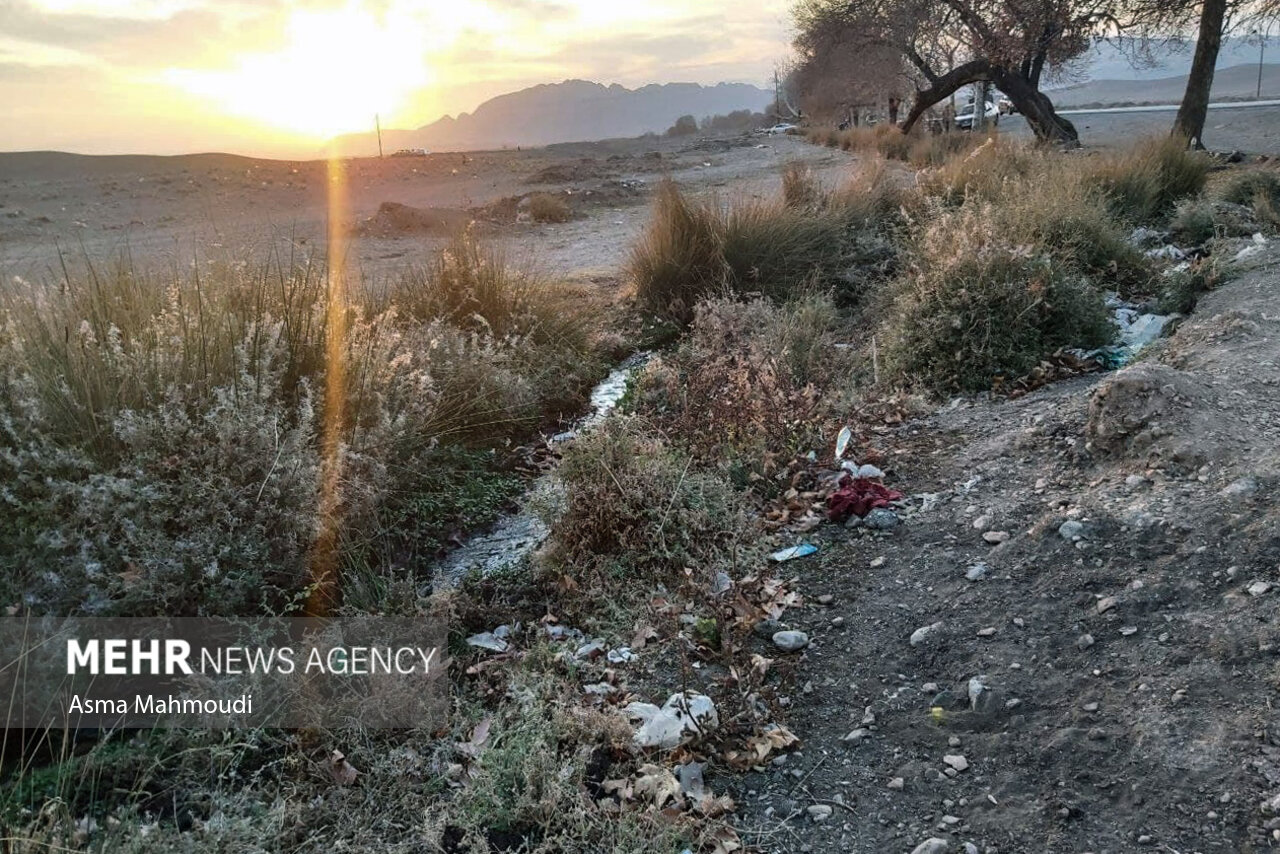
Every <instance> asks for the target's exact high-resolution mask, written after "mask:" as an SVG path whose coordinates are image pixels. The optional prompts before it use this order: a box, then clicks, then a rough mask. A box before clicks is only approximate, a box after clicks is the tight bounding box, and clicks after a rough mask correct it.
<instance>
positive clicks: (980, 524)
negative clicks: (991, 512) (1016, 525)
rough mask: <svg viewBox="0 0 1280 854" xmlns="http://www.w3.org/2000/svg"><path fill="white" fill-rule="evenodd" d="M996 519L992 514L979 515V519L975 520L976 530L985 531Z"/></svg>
mask: <svg viewBox="0 0 1280 854" xmlns="http://www.w3.org/2000/svg"><path fill="white" fill-rule="evenodd" d="M994 521H995V520H994V519H992V518H991V517H990V516H979V517H978V518H977V519H974V520H973V527H974V529H975V530H978V531H985V530H986V529H987V528H990V527H991V523H992V522H994Z"/></svg>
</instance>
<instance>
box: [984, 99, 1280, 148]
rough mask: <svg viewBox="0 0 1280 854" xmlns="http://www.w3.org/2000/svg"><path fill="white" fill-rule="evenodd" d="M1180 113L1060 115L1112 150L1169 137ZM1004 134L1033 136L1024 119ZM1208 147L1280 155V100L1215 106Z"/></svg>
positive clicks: (1003, 127)
mask: <svg viewBox="0 0 1280 854" xmlns="http://www.w3.org/2000/svg"><path fill="white" fill-rule="evenodd" d="M1176 111H1177V107H1176V106H1163V107H1113V108H1110V109H1099V110H1063V111H1062V115H1064V116H1067V117H1069V118H1070V119H1071V121H1072V122H1073V123H1074V124H1075V126H1076V130H1078V131H1079V132H1080V141H1081V142H1083V143H1084V144H1085V145H1088V146H1095V145H1096V146H1104V147H1109V146H1114V145H1125V144H1128V143H1131V142H1132V141H1133V140H1135V139H1140V138H1142V137H1147V136H1158V135H1161V134H1166V133H1168V132H1169V129H1170V128H1171V127H1173V116H1174V113H1175V112H1176ZM1000 131H1001V132H1002V133H1007V134H1011V135H1014V136H1027V137H1029V136H1031V129H1030V128H1028V127H1027V123H1026V121H1025V120H1024V119H1022V118H1021V117H1020V116H1005V117H1004V118H1003V119H1002V120H1001V121H1000ZM1204 144H1205V145H1206V146H1208V147H1209V148H1212V149H1214V150H1215V151H1232V150H1239V151H1245V152H1248V153H1251V154H1280V101H1257V102H1242V103H1234V102H1222V103H1219V104H1211V105H1210V111H1209V118H1208V121H1207V122H1205V131H1204Z"/></svg>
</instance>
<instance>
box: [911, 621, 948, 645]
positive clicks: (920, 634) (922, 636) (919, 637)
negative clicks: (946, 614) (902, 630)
mask: <svg viewBox="0 0 1280 854" xmlns="http://www.w3.org/2000/svg"><path fill="white" fill-rule="evenodd" d="M941 628H942V622H941V621H938V622H936V623H932V624H930V625H928V626H921V627H920V628H918V629H916V630H915V631H914V632H912V633H911V645H912V646H919V645H920V644H922V643H924V642H925V641H927V640H928V639H929V636H930V635H932V634H934V633H936V632H937V631H938V630H939V629H941Z"/></svg>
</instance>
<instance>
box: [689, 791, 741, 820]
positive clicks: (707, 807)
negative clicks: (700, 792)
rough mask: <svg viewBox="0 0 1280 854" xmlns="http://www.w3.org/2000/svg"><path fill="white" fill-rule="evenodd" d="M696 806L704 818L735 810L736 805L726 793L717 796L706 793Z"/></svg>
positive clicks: (716, 816)
mask: <svg viewBox="0 0 1280 854" xmlns="http://www.w3.org/2000/svg"><path fill="white" fill-rule="evenodd" d="M696 808H697V810H698V812H699V813H701V814H702V816H703V817H704V818H719V817H720V816H722V815H727V814H728V813H731V812H733V811H734V810H736V809H737V808H738V805H737V804H735V803H734V802H733V798H731V797H729V796H728V795H720V796H719V797H713V796H710V795H708V796H707V797H705V798H703V799H702V800H700V801H698V803H697V804H696Z"/></svg>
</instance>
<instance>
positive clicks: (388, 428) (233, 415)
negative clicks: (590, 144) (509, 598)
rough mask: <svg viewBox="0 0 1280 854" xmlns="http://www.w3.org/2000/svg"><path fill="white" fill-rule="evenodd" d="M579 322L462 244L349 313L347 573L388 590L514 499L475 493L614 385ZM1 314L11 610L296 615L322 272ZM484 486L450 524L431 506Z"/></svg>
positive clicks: (261, 276)
mask: <svg viewBox="0 0 1280 854" xmlns="http://www.w3.org/2000/svg"><path fill="white" fill-rule="evenodd" d="M575 305H581V301H578V302H577V303H574V302H570V301H568V300H566V299H563V298H562V296H561V295H559V294H558V293H557V292H556V291H555V290H554V289H547V288H542V287H541V286H539V285H538V284H537V283H536V282H535V280H534V279H532V278H530V277H527V276H523V275H520V274H517V273H515V272H513V271H510V270H509V269H508V268H505V267H503V266H502V265H500V264H499V263H498V262H497V261H496V260H495V258H494V257H493V256H490V255H489V254H487V253H486V252H485V251H484V250H482V249H481V248H479V247H477V246H475V245H474V244H472V243H467V242H466V241H465V240H464V241H463V243H461V244H458V245H456V246H455V247H454V248H453V249H451V250H450V252H449V253H446V256H445V257H443V258H442V259H441V260H440V262H439V263H438V265H437V266H435V267H434V268H432V269H431V270H428V271H426V272H424V273H422V274H421V275H420V276H416V277H407V278H405V279H402V280H397V281H395V282H391V283H389V284H388V285H387V286H386V287H385V288H383V289H382V290H381V291H380V292H378V294H377V296H376V298H373V297H367V296H366V295H365V294H364V293H363V292H359V293H356V294H353V296H352V302H351V304H350V305H349V306H348V307H347V309H346V311H344V312H341V313H339V315H338V316H340V317H341V318H342V325H343V327H344V328H345V333H344V339H343V340H344V346H343V347H341V348H339V349H338V350H337V352H338V353H341V354H342V358H343V360H344V362H343V372H344V374H345V378H346V382H345V388H346V400H345V401H344V402H343V407H342V409H343V411H344V413H345V418H344V419H343V421H342V422H341V423H340V424H338V425H337V429H340V430H341V431H342V447H343V449H344V451H343V453H344V462H343V468H344V478H343V494H342V505H343V510H344V516H343V529H342V532H341V539H342V543H343V555H344V560H346V561H347V562H348V564H349V565H350V566H352V567H355V566H359V567H360V568H361V571H362V572H364V573H370V572H371V573H373V574H377V573H381V572H384V571H389V570H390V569H391V567H392V565H393V564H395V563H397V562H399V561H402V560H404V559H405V558H406V557H412V556H413V555H414V554H416V553H417V552H418V550H419V549H423V550H426V551H428V552H429V551H431V550H432V549H434V548H435V545H436V543H437V542H438V540H437V539H436V538H443V537H444V536H446V535H448V534H449V533H450V532H451V530H453V529H454V528H456V526H457V525H459V524H465V523H466V522H467V521H468V520H467V519H465V518H462V517H463V516H464V515H469V514H472V513H475V514H477V515H478V516H480V517H481V518H480V519H479V521H483V516H484V510H483V506H484V505H485V504H486V503H487V501H488V500H489V499H490V498H497V496H498V495H499V494H501V493H503V492H504V481H503V480H502V479H501V478H499V479H497V480H493V479H486V478H485V477H481V475H484V474H485V473H486V472H493V473H497V472H500V470H501V459H500V458H499V457H497V456H496V455H494V454H493V453H492V452H491V451H486V449H489V448H493V447H500V446H501V445H502V443H503V442H506V441H509V440H510V438H511V437H512V436H520V435H527V434H528V433H529V432H530V431H531V430H532V429H533V428H534V427H535V426H536V425H537V424H539V423H540V421H541V419H542V418H543V417H544V415H545V413H546V412H547V411H548V409H550V408H552V407H554V406H560V405H568V403H570V402H571V401H572V400H573V399H574V398H576V399H578V400H580V399H581V398H582V396H583V395H584V394H585V391H586V388H587V387H588V386H589V385H590V383H591V382H592V381H593V380H594V379H595V378H596V377H597V376H598V374H599V372H600V371H601V362H600V361H599V358H598V356H596V355H595V353H594V352H593V349H592V344H591V342H590V339H589V336H588V329H589V328H590V326H591V323H592V320H591V317H590V315H589V314H588V313H584V312H582V311H579V310H577V309H576V308H575ZM402 306H403V307H402ZM0 308H2V310H3V316H2V317H0V324H2V327H3V330H4V335H3V337H2V338H0V449H3V453H0V480H3V482H4V483H5V485H6V486H5V489H4V490H3V492H0V502H3V503H4V505H5V510H4V513H3V515H2V516H0V570H3V572H2V573H0V579H2V580H0V597H3V598H4V600H5V601H9V602H13V601H24V602H26V603H27V604H28V605H29V606H30V607H32V608H33V609H35V610H37V611H55V612H66V613H69V612H76V611H87V612H89V613H104V612H109V613H129V614H138V615H142V614H151V613H165V614H170V615H174V614H202V613H219V614H249V613H257V612H261V611H263V610H268V611H271V610H276V609H279V608H283V607H287V605H288V603H289V602H291V601H292V600H293V597H294V595H295V594H296V593H297V591H298V590H299V589H300V588H301V586H302V585H303V584H304V583H305V580H306V578H307V572H306V562H307V553H308V549H309V548H310V547H311V544H312V542H313V539H314V532H315V529H316V524H317V512H318V504H319V495H318V489H319V476H318V470H319V464H320V463H319V457H320V443H321V438H322V433H323V430H324V428H323V427H322V426H321V424H322V416H321V413H322V412H323V410H324V400H323V394H324V389H325V387H326V383H325V377H326V373H327V371H328V370H329V369H330V366H329V365H328V364H327V363H326V355H325V354H326V352H327V351H328V350H329V342H328V338H327V336H328V326H329V324H328V323H327V322H326V318H327V317H329V316H330V307H329V305H328V291H327V289H326V287H325V276H324V272H323V270H321V269H319V268H318V267H311V268H307V267H305V266H303V267H297V268H294V267H288V266H282V265H271V266H263V267H261V268H250V267H248V266H244V265H227V266H220V267H213V266H210V267H205V268H203V269H200V268H193V272H192V274H191V278H190V279H189V280H187V281H173V280H168V281H155V280H153V279H151V278H149V277H147V276H144V275H142V274H140V273H137V272H135V271H132V270H129V269H124V268H119V269H116V270H113V271H112V272H111V273H109V274H107V273H102V272H96V271H95V272H94V273H93V274H91V275H87V276H86V277H84V278H79V277H75V276H72V277H70V278H69V279H68V280H66V281H64V282H62V283H60V284H55V285H54V286H52V287H48V286H44V285H39V284H31V283H25V282H21V281H13V280H8V281H6V283H5V284H4V286H3V288H2V289H0ZM450 448H453V449H456V450H457V453H454V452H453V451H450V450H449V449H450ZM472 474H474V475H475V476H476V477H478V478H480V479H479V480H478V481H477V482H476V484H475V485H476V489H458V490H456V491H455V490H452V489H451V491H450V492H451V494H452V495H456V501H455V500H453V498H451V497H450V494H446V493H445V492H444V490H443V489H442V486H443V485H444V484H453V485H457V484H458V483H459V481H460V479H461V481H462V482H463V483H466V484H470V483H471V480H470V476H469V475H472ZM504 500H505V496H503V497H502V498H501V499H499V501H498V504H496V505H493V506H500V505H501V501H504ZM414 508H418V509H419V510H421V509H427V508H429V509H430V510H431V511H432V513H431V516H430V517H429V520H428V521H426V522H421V523H418V524H415V525H412V526H406V527H404V528H403V529H400V528H399V527H397V526H399V525H400V524H401V523H402V522H403V521H404V520H405V519H406V518H424V517H421V516H420V514H418V513H416V512H415V511H414ZM388 526H391V527H388Z"/></svg>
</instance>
